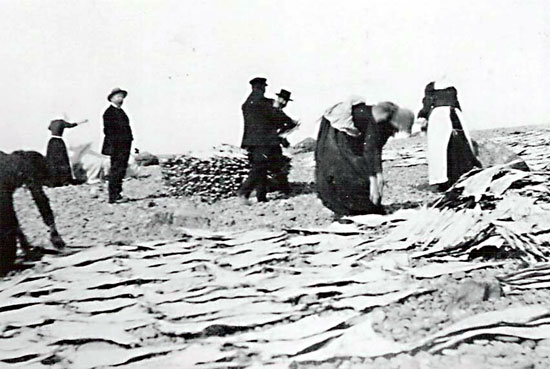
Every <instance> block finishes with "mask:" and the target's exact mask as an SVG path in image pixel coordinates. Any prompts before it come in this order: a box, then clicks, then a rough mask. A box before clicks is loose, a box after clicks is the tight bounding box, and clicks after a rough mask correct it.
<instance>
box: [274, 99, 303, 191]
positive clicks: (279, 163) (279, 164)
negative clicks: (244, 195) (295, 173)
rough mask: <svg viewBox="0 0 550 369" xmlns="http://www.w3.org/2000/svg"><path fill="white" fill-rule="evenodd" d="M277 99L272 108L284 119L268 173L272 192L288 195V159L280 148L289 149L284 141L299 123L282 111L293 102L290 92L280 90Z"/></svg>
mask: <svg viewBox="0 0 550 369" xmlns="http://www.w3.org/2000/svg"><path fill="white" fill-rule="evenodd" d="M276 95H277V98H276V99H275V100H274V101H273V107H274V108H275V109H276V110H277V111H278V113H279V114H280V115H281V116H282V117H284V118H283V119H281V120H280V121H281V125H280V127H279V129H278V131H277V133H278V135H279V138H280V142H281V145H279V147H278V149H277V150H275V151H274V153H273V154H274V155H273V158H272V161H271V165H270V168H269V173H270V174H271V176H272V177H273V183H272V185H273V187H272V190H275V191H281V192H282V193H284V194H289V193H290V184H289V183H288V174H289V171H290V158H289V157H287V156H284V155H283V151H282V148H281V146H283V147H289V146H290V143H289V142H288V140H287V139H286V135H287V134H288V133H289V132H290V131H292V130H294V129H295V128H296V127H298V125H299V123H298V122H297V121H294V120H293V119H291V118H290V117H288V116H287V115H286V114H285V113H284V112H283V109H284V108H285V107H286V106H287V105H288V103H289V101H293V100H292V99H291V98H290V95H291V93H290V91H288V90H285V89H281V92H279V93H278V94H276Z"/></svg>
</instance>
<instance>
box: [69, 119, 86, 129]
mask: <svg viewBox="0 0 550 369" xmlns="http://www.w3.org/2000/svg"><path fill="white" fill-rule="evenodd" d="M84 123H88V119H84V120H81V121H80V122H75V123H69V122H65V128H73V127H76V126H79V125H81V124H84Z"/></svg>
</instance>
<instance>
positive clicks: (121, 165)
mask: <svg viewBox="0 0 550 369" xmlns="http://www.w3.org/2000/svg"><path fill="white" fill-rule="evenodd" d="M127 95H128V92H127V91H125V90H122V89H120V88H115V89H113V90H112V91H111V93H109V95H108V96H107V100H109V102H110V103H111V105H110V106H109V107H108V108H107V110H105V113H104V114H103V133H104V134H105V139H104V141H103V147H102V149H101V153H102V154H103V155H108V156H110V157H111V168H110V170H109V203H116V202H121V201H124V198H123V197H122V181H123V179H124V176H125V175H126V169H127V168H128V159H129V158H130V152H131V149H132V141H133V139H134V137H133V135H132V128H131V127H130V119H129V118H128V116H127V115H126V113H125V112H124V110H122V104H123V103H124V99H125V98H126V96H127Z"/></svg>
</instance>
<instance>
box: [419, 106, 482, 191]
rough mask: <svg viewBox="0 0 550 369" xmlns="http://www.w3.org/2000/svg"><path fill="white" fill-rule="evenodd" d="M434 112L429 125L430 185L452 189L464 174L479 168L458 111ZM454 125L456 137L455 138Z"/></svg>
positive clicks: (439, 109) (439, 108) (446, 108)
mask: <svg viewBox="0 0 550 369" xmlns="http://www.w3.org/2000/svg"><path fill="white" fill-rule="evenodd" d="M454 112H455V113H456V116H455V121H454V122H453V121H452V119H451V116H452V110H451V108H450V107H447V106H443V107H438V108H435V109H434V111H433V112H432V113H431V114H430V119H429V123H428V176H429V183H430V185H436V184H448V185H453V184H454V183H455V182H456V181H457V180H458V179H459V178H460V176H462V175H463V174H464V173H466V172H468V171H470V170H471V169H472V168H474V167H476V166H479V162H478V160H477V158H476V156H475V154H474V152H475V151H474V147H473V143H472V140H471V138H470V135H469V132H468V129H467V128H466V127H465V125H464V119H463V116H462V114H461V112H460V110H458V109H454ZM453 123H454V126H455V133H454V134H453Z"/></svg>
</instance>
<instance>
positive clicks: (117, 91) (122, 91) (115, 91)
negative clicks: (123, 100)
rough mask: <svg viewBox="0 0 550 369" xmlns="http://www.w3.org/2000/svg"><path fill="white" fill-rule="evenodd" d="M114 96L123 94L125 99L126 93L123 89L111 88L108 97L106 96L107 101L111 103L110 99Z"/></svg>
mask: <svg viewBox="0 0 550 369" xmlns="http://www.w3.org/2000/svg"><path fill="white" fill-rule="evenodd" d="M116 94H123V95H124V97H126V96H128V91H126V90H123V89H121V88H119V87H115V88H113V90H112V91H111V93H110V94H109V95H107V100H109V101H111V98H112V97H113V96H115V95H116Z"/></svg>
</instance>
